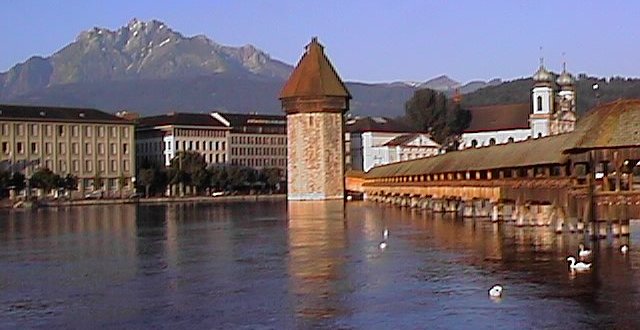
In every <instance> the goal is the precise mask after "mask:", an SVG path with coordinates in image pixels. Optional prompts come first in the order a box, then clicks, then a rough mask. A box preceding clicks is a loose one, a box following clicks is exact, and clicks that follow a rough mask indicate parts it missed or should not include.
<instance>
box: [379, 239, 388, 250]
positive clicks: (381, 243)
mask: <svg viewBox="0 0 640 330" xmlns="http://www.w3.org/2000/svg"><path fill="white" fill-rule="evenodd" d="M378 247H380V249H381V250H384V249H386V248H387V242H385V241H382V242H380V245H378Z"/></svg>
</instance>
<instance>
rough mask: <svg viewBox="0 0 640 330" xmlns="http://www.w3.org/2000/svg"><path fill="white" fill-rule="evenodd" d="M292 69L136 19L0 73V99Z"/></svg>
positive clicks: (279, 75)
mask: <svg viewBox="0 0 640 330" xmlns="http://www.w3.org/2000/svg"><path fill="white" fill-rule="evenodd" d="M291 70H292V67H291V66H290V65H288V64H285V63H282V62H280V61H277V60H274V59H272V58H270V57H269V55H268V54H266V53H264V52H262V51H260V50H258V49H256V48H255V47H253V46H251V45H246V46H243V47H238V48H234V47H226V46H222V45H219V44H217V43H215V42H213V41H211V40H210V39H208V38H206V37H204V36H195V37H189V38H187V37H184V36H183V35H181V34H180V33H177V32H174V31H173V30H171V29H170V28H169V27H167V26H166V25H165V24H164V23H162V22H159V21H156V20H152V21H150V22H142V21H138V20H136V19H134V20H132V21H131V22H129V24H128V25H127V26H124V27H122V28H120V29H118V30H117V31H111V30H108V29H103V28H93V29H91V30H89V31H84V32H82V33H80V35H78V37H77V38H76V40H75V41H74V42H72V43H71V44H69V45H67V46H66V47H64V48H62V49H61V50H60V51H58V52H56V53H55V54H53V55H52V56H50V57H48V58H41V57H33V58H30V59H29V60H27V61H26V62H25V63H22V64H19V65H16V66H15V67H13V68H11V69H10V70H9V71H8V72H6V73H3V74H0V86H1V87H2V88H1V89H0V97H2V98H3V99H7V98H9V99H10V98H13V97H16V96H18V95H23V94H28V93H31V92H33V91H38V90H41V89H45V88H49V87H53V86H59V85H65V84H76V83H96V82H105V81H118V80H141V79H142V80H157V79H174V78H188V77H198V76H205V75H215V74H225V75H257V76H260V77H264V78H274V79H278V80H282V79H286V78H287V77H288V76H289V74H290V72H291Z"/></svg>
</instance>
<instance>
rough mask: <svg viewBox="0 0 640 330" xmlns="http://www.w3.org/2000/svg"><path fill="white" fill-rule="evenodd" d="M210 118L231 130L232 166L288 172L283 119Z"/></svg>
mask: <svg viewBox="0 0 640 330" xmlns="http://www.w3.org/2000/svg"><path fill="white" fill-rule="evenodd" d="M211 115H212V116H213V117H214V118H216V119H217V120H218V121H220V122H221V123H223V124H224V125H226V126H227V127H229V128H230V129H231V131H230V133H229V134H230V135H229V151H230V152H229V163H231V164H232V165H241V166H249V167H253V168H256V169H261V168H264V167H276V168H280V169H282V171H283V173H284V171H285V170H286V168H287V120H286V117H285V116H282V115H262V114H255V113H251V114H243V113H224V112H213V113H211Z"/></svg>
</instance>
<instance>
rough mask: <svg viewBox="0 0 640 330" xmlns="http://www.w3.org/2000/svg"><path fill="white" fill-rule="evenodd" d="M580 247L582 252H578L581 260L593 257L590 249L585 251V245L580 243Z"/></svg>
mask: <svg viewBox="0 0 640 330" xmlns="http://www.w3.org/2000/svg"><path fill="white" fill-rule="evenodd" d="M579 246H580V252H578V256H579V257H580V258H586V257H589V256H591V250H589V249H586V250H585V249H584V244H582V243H580V245H579Z"/></svg>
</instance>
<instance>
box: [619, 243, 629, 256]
mask: <svg viewBox="0 0 640 330" xmlns="http://www.w3.org/2000/svg"><path fill="white" fill-rule="evenodd" d="M620 252H622V254H626V253H627V252H629V245H627V244H623V245H622V246H620Z"/></svg>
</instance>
